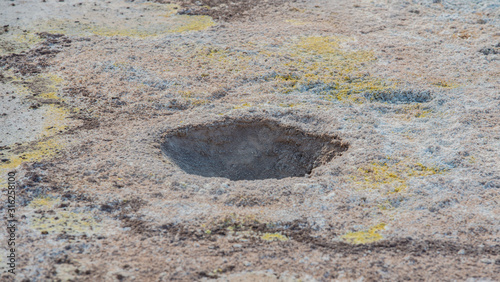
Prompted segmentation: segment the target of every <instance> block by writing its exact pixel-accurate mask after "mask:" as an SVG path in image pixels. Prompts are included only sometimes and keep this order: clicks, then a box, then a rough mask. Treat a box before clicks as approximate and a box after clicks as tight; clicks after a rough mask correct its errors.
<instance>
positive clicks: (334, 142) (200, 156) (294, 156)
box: [161, 120, 348, 180]
mask: <svg viewBox="0 0 500 282" xmlns="http://www.w3.org/2000/svg"><path fill="white" fill-rule="evenodd" d="M161 148H162V151H163V152H164V153H165V155H166V156H167V157H168V158H169V159H170V160H171V161H172V162H174V163H175V164H176V165H177V166H179V167H180V168H181V169H182V170H184V171H185V172H186V173H189V174H196V175H201V176H205V177H224V178H228V179H230V180H257V179H268V178H275V179H281V178H286V177H303V176H306V175H308V174H310V173H311V171H312V170H313V169H314V168H316V167H318V166H320V165H322V164H325V163H327V162H329V161H331V160H332V159H333V158H334V157H337V156H340V155H341V154H342V152H344V151H346V150H347V149H348V145H347V144H346V143H344V142H342V140H341V139H340V138H338V137H337V136H332V135H327V134H313V133H309V132H305V131H303V130H301V129H299V128H295V127H291V126H284V125H281V124H279V123H278V122H276V121H272V120H249V121H248V120H232V121H229V122H228V121H224V122H218V123H213V124H208V125H207V124H204V125H194V126H186V127H182V128H177V129H174V130H171V131H169V132H166V133H165V134H164V135H163V138H162V145H161Z"/></svg>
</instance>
